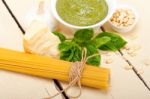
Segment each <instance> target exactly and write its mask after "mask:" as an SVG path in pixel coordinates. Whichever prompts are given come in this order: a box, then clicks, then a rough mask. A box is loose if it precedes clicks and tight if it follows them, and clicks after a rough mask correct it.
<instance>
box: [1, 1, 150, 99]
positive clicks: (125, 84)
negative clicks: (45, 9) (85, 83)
mask: <svg viewBox="0 0 150 99" xmlns="http://www.w3.org/2000/svg"><path fill="white" fill-rule="evenodd" d="M6 1H7V3H8V5H9V6H10V8H11V9H12V11H13V12H14V14H15V15H16V17H17V18H18V20H19V22H20V23H21V24H22V25H23V26H24V23H23V17H24V16H25V15H26V14H27V13H28V11H29V10H30V9H31V8H32V7H33V5H36V4H37V2H38V1H37V0H6ZM118 2H121V3H128V4H132V5H134V6H135V7H136V8H137V9H138V10H139V11H140V13H141V14H140V15H144V14H145V13H146V14H147V12H145V11H146V7H141V4H143V1H140V0H138V1H137V2H135V1H130V0H122V1H121V0H120V1H119V0H118ZM144 2H145V1H144ZM146 2H147V6H148V2H149V1H148V0H147V1H146ZM1 5H2V4H1ZM3 9H4V7H3ZM4 10H5V9H4ZM4 12H5V13H7V11H6V10H5V11H4ZM146 14H145V16H146ZM5 16H6V15H5ZM5 16H4V15H3V19H5V20H7V21H6V22H7V23H8V22H10V23H11V24H12V23H13V21H12V19H11V18H8V19H9V20H8V19H7V18H4V17H5ZM149 16H150V15H147V16H146V17H144V16H143V17H141V19H140V22H139V25H138V26H137V28H136V30H134V31H133V33H132V35H131V36H129V35H127V34H124V35H123V36H124V37H125V38H127V39H129V40H130V41H133V42H135V43H136V42H137V41H138V42H139V41H140V42H141V41H142V43H141V44H142V50H141V52H142V53H141V55H143V56H142V57H144V58H146V57H148V56H149V54H147V53H146V54H145V52H146V51H148V50H149V48H150V47H148V46H146V44H145V43H147V42H148V41H149V39H148V36H149V34H144V33H146V31H147V29H148V25H145V23H146V22H147V20H148V18H149ZM3 19H2V18H1V17H0V20H3ZM142 19H144V20H142ZM146 19H147V20H146ZM3 21H4V20H3ZM147 24H148V22H147ZM2 25H3V24H2ZM0 26H1V23H0ZM13 26H14V27H17V26H15V24H14V25H13ZM3 27H4V28H5V26H3ZM6 27H8V25H6ZM11 27H12V25H11ZM24 27H25V26H24ZM0 28H1V27H0ZM105 28H106V30H108V31H112V30H111V29H110V28H109V26H108V25H107V24H106V25H105ZM13 29H14V28H13ZM0 31H1V30H0ZM7 31H8V30H7ZM10 31H11V30H10ZM10 31H8V32H7V33H10ZM15 31H18V35H21V34H19V32H20V31H19V30H18V29H17V28H16V30H15ZM143 32H144V33H143ZM16 33H17V32H16ZM139 34H140V35H141V36H139V37H138V39H136V36H137V35H139ZM3 35H4V34H3ZM8 35H9V34H8ZM18 35H17V36H18ZM0 37H1V36H0ZM6 37H7V35H6ZM18 38H19V37H18ZM14 39H15V38H13V40H14ZM133 39H134V40H133ZM136 40H137V41H136ZM8 42H11V41H10V40H9V41H8ZM14 42H16V41H14ZM1 43H3V42H0V44H1ZM13 44H14V43H13ZM13 44H12V42H11V44H10V46H13ZM1 45H2V46H5V44H1ZM8 46H9V45H6V47H8ZM18 46H19V47H20V46H21V44H18ZM143 46H144V47H143ZM13 48H14V49H16V48H15V46H14V47H13ZM20 49H22V47H21V48H19V50H20ZM141 55H140V54H139V56H137V58H135V59H134V58H133V59H130V58H129V60H131V62H132V63H133V64H134V65H135V66H136V68H137V69H140V68H142V67H143V68H142V69H144V74H143V75H142V76H143V77H144V79H145V80H146V81H147V83H149V82H150V79H149V75H150V74H149V67H146V66H143V65H139V62H140V61H142V60H143V59H144V58H141ZM145 55H146V56H145ZM108 59H111V60H113V62H112V63H111V64H106V63H105V62H106V60H108ZM137 64H138V65H137ZM126 65H127V63H126V61H125V60H124V59H123V58H122V56H120V54H117V53H110V55H106V54H102V66H104V67H106V68H110V69H111V79H110V84H111V85H110V90H109V91H107V92H103V91H100V90H96V89H92V88H87V87H83V90H82V95H81V97H80V98H79V99H149V97H150V92H149V91H148V90H147V88H146V87H145V86H144V85H143V83H142V82H141V80H140V79H139V78H138V77H137V76H136V74H135V73H134V72H133V71H132V70H129V71H127V70H125V69H124V67H125V66H126ZM4 74H5V73H4ZM6 74H7V73H6ZM12 75H14V79H13V80H12V79H11V81H12V82H14V83H15V82H16V81H17V80H16V78H17V77H20V79H23V80H22V81H20V82H22V83H25V82H30V84H29V85H26V84H24V86H21V85H20V87H19V89H18V90H21V89H22V90H21V92H22V93H25V94H19V95H17V94H16V93H18V92H16V91H14V90H13V89H15V87H12V88H11V89H9V88H7V87H6V88H5V90H6V91H3V93H4V94H3V95H1V94H0V97H6V96H5V94H9V96H12V94H11V93H15V95H13V96H14V97H15V98H13V99H20V98H21V97H23V98H24V97H25V98H24V99H30V98H33V99H35V98H36V99H37V98H39V96H38V97H37V96H34V95H35V93H39V94H40V96H45V95H46V93H45V91H44V90H43V89H44V87H45V86H51V87H49V90H50V91H49V92H52V94H54V93H55V92H56V91H54V92H53V90H55V88H54V86H53V85H52V84H51V82H49V81H47V80H43V79H41V80H40V79H38V78H34V80H35V79H38V82H42V83H40V84H39V85H38V84H37V85H34V83H35V82H34V80H33V78H32V77H26V76H23V75H18V74H13V73H12V74H9V75H8V74H7V75H6V77H8V76H12ZM16 75H17V76H16ZM0 77H1V78H3V77H5V75H2V76H0ZM1 78H0V80H1ZM3 79H4V78H3ZM24 79H26V80H25V81H24ZM27 79H28V80H27ZM1 81H2V80H1ZM35 81H36V82H37V80H35ZM5 82H7V83H8V81H7V80H6V81H5ZM62 84H63V86H64V88H65V87H66V86H67V84H66V83H63V82H62ZM2 85H4V82H3V83H2ZM0 86H1V85H0ZM39 86H40V88H39ZM24 87H26V88H25V89H24ZM28 87H29V88H28ZM2 89H4V87H2ZM23 89H24V90H23ZM38 89H39V90H38ZM40 89H42V91H40ZM0 90H1V89H0ZM7 90H9V91H7ZM28 91H30V93H29V92H28ZM0 92H2V90H1V91H0ZM8 92H9V93H8ZM77 92H78V90H76V88H73V89H71V91H69V94H70V93H71V94H73V95H75V93H77ZM4 99H12V98H4ZM21 99H22V98H21ZM58 99H61V97H58Z"/></svg>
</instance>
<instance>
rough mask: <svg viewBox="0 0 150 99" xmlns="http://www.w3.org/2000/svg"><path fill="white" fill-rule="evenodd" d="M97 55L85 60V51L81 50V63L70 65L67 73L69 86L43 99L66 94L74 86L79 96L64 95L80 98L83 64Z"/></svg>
mask: <svg viewBox="0 0 150 99" xmlns="http://www.w3.org/2000/svg"><path fill="white" fill-rule="evenodd" d="M98 55H99V54H94V55H92V56H89V57H87V58H86V56H87V49H86V48H84V49H83V50H82V58H81V61H80V62H74V63H72V66H71V68H70V71H69V84H68V86H67V87H66V88H65V89H63V90H61V91H59V92H58V93H56V94H55V95H53V96H51V97H48V98H44V99H52V98H55V97H56V96H58V95H60V94H61V93H63V92H67V91H68V89H70V88H71V87H73V86H74V85H76V84H77V85H78V87H79V94H78V95H76V96H72V95H68V94H67V93H66V94H67V96H68V97H69V98H78V97H80V96H81V93H82V86H81V82H80V80H81V76H82V72H83V70H84V67H85V64H86V62H87V60H88V59H89V58H92V57H94V56H98Z"/></svg>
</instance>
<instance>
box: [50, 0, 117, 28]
mask: <svg viewBox="0 0 150 99" xmlns="http://www.w3.org/2000/svg"><path fill="white" fill-rule="evenodd" d="M56 2H57V0H51V11H52V15H53V16H54V17H55V18H56V20H58V21H59V22H60V23H61V24H63V25H65V27H68V28H71V29H76V30H78V29H87V28H94V29H96V28H99V27H100V26H102V25H103V24H104V23H105V22H107V21H108V20H109V19H110V18H111V17H112V15H113V13H114V11H115V7H116V1H115V0H106V2H107V4H108V14H107V16H106V17H105V18H104V19H103V20H102V21H100V22H98V23H97V24H94V25H91V26H75V25H72V24H69V23H67V22H65V21H64V20H62V19H61V18H60V16H59V15H58V13H57V11H56Z"/></svg>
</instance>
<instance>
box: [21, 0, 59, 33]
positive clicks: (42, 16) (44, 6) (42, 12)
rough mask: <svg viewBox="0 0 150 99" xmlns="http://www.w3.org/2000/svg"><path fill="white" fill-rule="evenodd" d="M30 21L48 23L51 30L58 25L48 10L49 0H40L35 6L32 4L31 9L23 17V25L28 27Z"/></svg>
mask: <svg viewBox="0 0 150 99" xmlns="http://www.w3.org/2000/svg"><path fill="white" fill-rule="evenodd" d="M32 21H41V22H44V23H46V24H47V25H48V27H49V29H50V30H51V31H53V30H55V28H56V26H57V25H58V22H57V20H56V19H55V18H54V17H53V16H52V13H51V11H50V2H49V0H41V1H39V3H38V4H37V5H36V6H33V8H32V9H31V11H29V13H28V14H27V16H25V17H24V19H23V27H24V28H25V30H26V29H28V28H29V26H30V24H31V22H32Z"/></svg>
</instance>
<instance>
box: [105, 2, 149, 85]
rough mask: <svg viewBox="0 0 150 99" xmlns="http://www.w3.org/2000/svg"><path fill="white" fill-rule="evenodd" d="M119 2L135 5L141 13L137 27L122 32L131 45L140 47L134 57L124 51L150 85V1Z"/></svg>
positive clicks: (106, 26) (109, 29)
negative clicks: (127, 31)
mask: <svg viewBox="0 0 150 99" xmlns="http://www.w3.org/2000/svg"><path fill="white" fill-rule="evenodd" d="M118 2H119V4H123V3H125V4H129V5H131V6H133V7H134V8H135V9H136V10H137V12H138V14H139V17H140V19H139V22H138V24H137V26H136V28H135V29H134V30H133V31H131V32H129V33H124V34H121V33H120V34H121V35H122V36H123V37H125V38H126V39H127V40H128V43H129V46H139V47H140V49H139V50H138V51H137V52H136V55H135V56H134V57H131V56H130V55H128V54H127V53H126V52H125V51H124V50H123V52H124V55H125V57H126V58H127V59H128V60H129V61H130V62H131V63H132V64H133V65H134V66H135V67H136V69H137V71H138V72H139V73H140V75H141V76H142V77H143V79H144V80H145V82H146V83H147V84H148V86H149V87H150V78H149V76H150V65H148V64H150V44H149V42H150V39H149V37H150V33H149V31H150V28H149V22H150V20H149V18H150V10H148V8H149V3H150V1H149V0H144V1H141V0H136V1H134V0H132V1H131V0H118ZM105 29H106V30H107V31H113V30H112V29H111V28H109V26H108V24H106V25H105ZM113 32H115V31H113ZM146 64H147V65H146Z"/></svg>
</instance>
